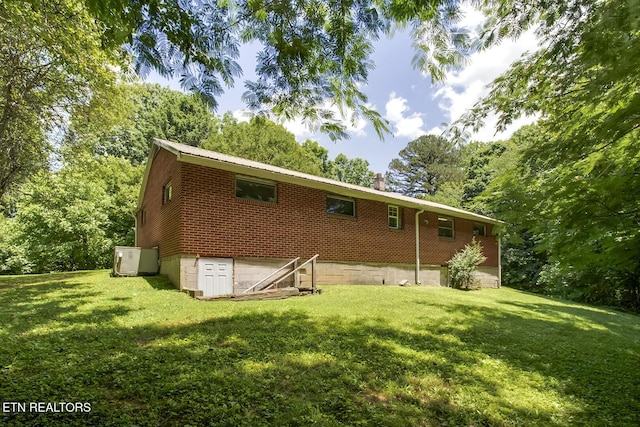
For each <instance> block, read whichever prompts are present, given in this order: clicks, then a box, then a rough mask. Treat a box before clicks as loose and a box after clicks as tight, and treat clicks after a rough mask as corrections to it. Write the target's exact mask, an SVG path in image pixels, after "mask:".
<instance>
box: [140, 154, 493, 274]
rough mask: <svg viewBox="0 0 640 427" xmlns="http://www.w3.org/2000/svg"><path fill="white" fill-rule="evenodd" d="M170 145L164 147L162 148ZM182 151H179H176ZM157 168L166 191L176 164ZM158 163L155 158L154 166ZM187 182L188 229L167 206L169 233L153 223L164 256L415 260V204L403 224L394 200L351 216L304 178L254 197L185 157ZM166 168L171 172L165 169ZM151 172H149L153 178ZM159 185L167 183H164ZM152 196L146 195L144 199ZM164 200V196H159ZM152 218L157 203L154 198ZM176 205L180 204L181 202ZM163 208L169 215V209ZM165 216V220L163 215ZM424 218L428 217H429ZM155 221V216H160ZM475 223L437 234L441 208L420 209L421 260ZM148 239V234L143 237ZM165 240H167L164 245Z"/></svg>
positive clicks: (458, 242) (362, 207)
mask: <svg viewBox="0 0 640 427" xmlns="http://www.w3.org/2000/svg"><path fill="white" fill-rule="evenodd" d="M162 152H164V150H161V153H162ZM174 158H175V157H174ZM154 163H158V165H157V167H156V168H155V169H153V168H152V174H153V172H154V171H155V172H156V173H157V175H158V177H159V178H160V181H162V183H156V184H153V185H154V187H152V184H149V185H148V188H147V191H149V190H150V189H153V191H152V192H153V193H154V195H155V194H156V193H157V194H158V195H159V196H161V186H162V185H163V184H164V181H163V180H162V178H164V179H165V180H166V176H167V175H166V174H163V173H162V172H163V171H168V170H173V169H175V168H171V167H170V165H167V164H166V159H165V156H163V157H158V158H157V159H156V162H154ZM154 166H156V165H154ZM181 171H182V184H183V186H182V187H181V188H179V186H177V185H176V180H175V178H174V184H173V185H174V200H173V201H172V203H173V202H178V200H177V198H178V197H179V198H180V200H179V203H180V207H181V215H182V222H181V225H182V229H183V230H184V232H183V233H182V235H181V236H180V239H179V243H178V242H176V238H177V237H176V236H177V233H178V230H179V226H178V223H177V220H176V218H175V216H174V215H175V212H174V211H172V210H171V211H166V209H165V211H163V210H162V209H164V208H165V207H162V209H161V211H160V214H161V215H160V218H161V221H160V222H159V223H157V224H158V225H159V226H160V227H168V228H167V229H165V230H166V232H167V235H166V236H165V237H163V238H162V239H160V238H159V234H158V230H156V229H155V228H154V230H155V231H154V232H153V233H151V234H152V236H153V238H151V239H150V240H147V241H154V242H159V243H157V244H159V245H160V256H161V257H162V256H167V255H172V254H175V253H177V252H176V251H177V250H181V251H182V253H184V254H199V255H200V256H203V257H257V258H295V257H297V256H300V257H306V258H308V257H311V256H312V255H314V254H316V253H318V254H320V259H322V260H327V261H362V262H380V263H406V264H412V263H414V262H415V225H414V224H415V218H414V215H415V212H416V211H415V210H413V209H402V224H403V229H402V230H392V229H389V228H388V226H387V204H386V203H382V202H375V201H370V200H361V199H357V200H356V217H355V218H348V217H342V216H338V215H332V214H329V213H327V212H326V196H327V194H328V193H327V192H325V191H322V190H314V189H310V188H305V187H301V186H297V185H291V184H286V183H278V189H277V191H278V203H277V204H269V203H260V202H252V201H248V200H243V199H237V198H236V197H235V175H234V174H233V173H231V172H226V171H221V170H216V169H212V168H207V167H203V166H198V165H193V164H181ZM165 173H166V172H165ZM151 182H152V176H150V177H149V183H151ZM158 188H160V190H158ZM146 200H147V198H146V197H145V201H146ZM160 201H161V199H160ZM149 202H150V203H149V207H148V208H147V211H148V214H147V221H149V219H150V214H151V209H150V208H151V206H153V207H154V209H157V208H158V203H157V202H156V203H151V199H150V201H149ZM176 205H177V203H176ZM163 214H164V216H163ZM163 218H164V219H163ZM425 219H426V220H428V224H425ZM154 224H156V223H154ZM490 233H491V225H489V224H487V234H489V236H487V237H481V238H479V240H480V241H481V243H482V245H483V247H484V253H485V256H487V258H488V259H487V261H486V262H485V263H484V264H483V265H486V266H494V267H495V266H497V244H496V239H495V238H494V237H493V236H491V235H490ZM472 235H473V222H472V221H469V220H464V219H455V238H454V239H445V238H440V237H438V215H436V214H433V213H429V212H425V213H423V214H422V215H420V261H421V263H422V264H437V265H443V264H445V263H446V262H447V261H448V260H449V259H450V258H451V256H452V255H453V253H454V252H455V251H456V250H458V249H461V248H462V247H464V245H465V244H467V243H469V242H470V241H471V238H472ZM140 244H141V245H142V244H143V243H142V240H140ZM163 245H166V247H165V248H163Z"/></svg>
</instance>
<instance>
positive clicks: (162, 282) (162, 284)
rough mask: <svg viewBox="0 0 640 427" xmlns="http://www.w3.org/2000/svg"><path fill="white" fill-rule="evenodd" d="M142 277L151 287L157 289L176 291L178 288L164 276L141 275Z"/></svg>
mask: <svg viewBox="0 0 640 427" xmlns="http://www.w3.org/2000/svg"><path fill="white" fill-rule="evenodd" d="M143 278H144V280H145V281H146V282H147V283H148V284H149V286H151V287H152V288H153V289H156V290H159V291H178V288H176V287H175V286H173V284H172V283H171V281H169V278H167V277H166V276H160V275H158V276H143Z"/></svg>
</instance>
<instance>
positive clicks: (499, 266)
mask: <svg viewBox="0 0 640 427" xmlns="http://www.w3.org/2000/svg"><path fill="white" fill-rule="evenodd" d="M498 287H499V288H501V287H502V236H500V235H498Z"/></svg>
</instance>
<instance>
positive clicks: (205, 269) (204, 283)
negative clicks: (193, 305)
mask: <svg viewBox="0 0 640 427" xmlns="http://www.w3.org/2000/svg"><path fill="white" fill-rule="evenodd" d="M198 289H202V295H203V296H205V297H211V296H215V295H225V294H232V293H233V259H225V258H200V259H199V260H198Z"/></svg>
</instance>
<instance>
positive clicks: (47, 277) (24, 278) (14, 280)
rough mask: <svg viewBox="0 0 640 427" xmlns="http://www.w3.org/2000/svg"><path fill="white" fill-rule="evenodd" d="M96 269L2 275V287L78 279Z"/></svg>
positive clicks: (0, 278)
mask: <svg viewBox="0 0 640 427" xmlns="http://www.w3.org/2000/svg"><path fill="white" fill-rule="evenodd" d="M95 273H96V272H95V271H93V270H92V271H70V272H66V273H46V274H23V275H19V276H4V275H0V289H8V288H14V287H16V286H23V285H28V286H31V285H37V284H41V283H49V282H51V281H57V282H59V281H62V280H68V279H77V278H81V277H82V276H88V275H92V274H95Z"/></svg>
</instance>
